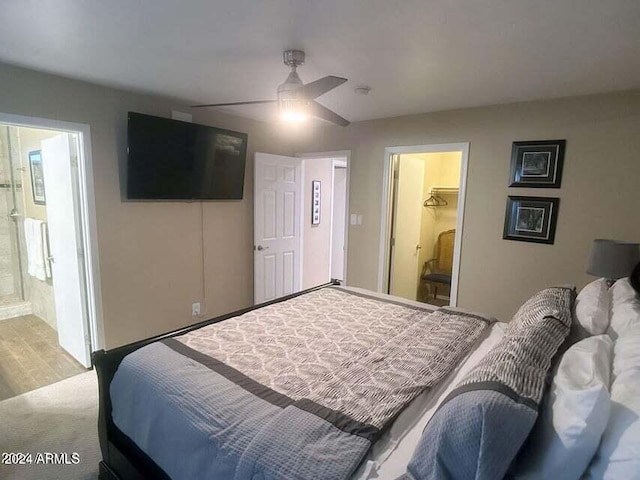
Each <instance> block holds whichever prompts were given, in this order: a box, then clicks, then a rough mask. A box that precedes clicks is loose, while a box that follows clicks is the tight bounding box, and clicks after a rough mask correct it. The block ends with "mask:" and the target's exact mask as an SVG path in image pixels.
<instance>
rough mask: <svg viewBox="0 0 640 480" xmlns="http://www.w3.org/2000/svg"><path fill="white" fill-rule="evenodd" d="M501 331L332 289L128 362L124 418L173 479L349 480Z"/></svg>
mask: <svg viewBox="0 0 640 480" xmlns="http://www.w3.org/2000/svg"><path fill="white" fill-rule="evenodd" d="M492 321H493V320H492V319H490V318H485V317H482V316H479V315H475V314H471V313H468V312H464V311H461V310H453V309H440V310H437V311H435V312H432V311H431V310H429V309H427V308H425V309H422V308H420V307H414V306H408V305H406V304H402V303H396V302H394V301H389V300H382V299H380V298H374V297H369V296H367V295H363V294H360V293H355V292H353V291H349V290H345V289H341V288H339V287H329V288H323V289H320V290H316V291H313V292H310V293H307V294H304V295H301V296H299V297H295V298H293V299H290V300H287V301H285V302H282V303H277V304H273V305H270V306H266V307H263V308H260V309H257V310H254V311H251V312H249V313H246V314H244V315H241V316H239V317H235V318H232V319H229V320H226V321H224V322H221V323H217V324H212V325H209V326H205V327H202V328H200V329H198V330H194V331H192V332H189V333H187V334H185V335H183V336H178V337H173V338H170V339H167V340H163V341H160V342H157V343H154V344H151V345H148V346H146V347H143V348H141V349H139V350H137V351H135V352H133V353H132V354H130V355H128V356H127V357H125V359H124V360H123V361H122V363H121V364H120V366H119V368H118V371H117V372H116V374H115V376H114V379H113V381H112V383H111V402H112V418H113V421H114V423H115V425H116V426H117V427H118V428H119V429H120V430H121V431H122V432H123V433H124V434H125V435H127V436H128V437H129V438H130V439H131V440H132V441H134V442H135V443H136V444H137V445H138V447H140V449H141V450H142V451H143V452H145V453H146V454H147V455H148V456H149V457H150V458H151V459H152V460H154V461H155V463H157V464H158V466H159V467H160V468H162V469H163V470H164V471H165V472H166V473H167V475H168V476H169V477H170V478H172V479H174V480H182V479H185V480H186V479H201V478H212V479H235V480H245V479H247V480H248V479H252V480H253V479H255V480H257V479H261V480H262V479H264V480H271V479H300V480H303V479H304V480H311V479H331V480H340V479H348V478H349V477H350V476H351V475H352V473H353V472H354V471H355V469H356V468H357V466H358V464H359V463H360V462H361V461H362V459H363V458H364V456H365V455H366V453H367V451H368V450H369V448H370V447H371V445H372V444H373V442H375V441H376V439H377V438H378V437H379V435H380V433H381V432H382V431H384V429H385V428H386V427H387V426H388V425H389V424H390V423H391V422H392V421H393V419H394V418H395V417H396V416H397V415H398V413H399V412H400V411H401V410H402V409H403V408H404V407H405V406H406V405H407V404H408V403H409V402H410V401H411V400H413V399H414V398H415V397H416V396H417V395H419V394H420V393H421V392H423V391H424V390H425V389H427V388H430V387H432V386H434V385H436V384H438V382H440V381H441V380H442V379H443V378H444V377H445V376H446V375H447V374H448V373H449V372H450V371H451V370H452V369H453V368H454V367H455V366H456V365H457V363H459V362H460V360H461V359H462V358H463V357H464V356H465V355H466V354H467V353H468V352H469V350H470V349H471V347H472V345H473V344H474V343H475V342H476V340H477V339H478V338H479V337H480V336H481V334H482V333H483V331H484V330H485V329H486V328H487V327H488V326H489V325H490V323H491V322H492Z"/></svg>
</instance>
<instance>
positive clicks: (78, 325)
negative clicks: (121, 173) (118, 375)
mask: <svg viewBox="0 0 640 480" xmlns="http://www.w3.org/2000/svg"><path fill="white" fill-rule="evenodd" d="M5 117H7V116H5ZM45 122H46V121H45ZM16 123H18V124H15V123H0V399H4V398H9V397H11V396H15V395H18V394H21V393H24V392H26V391H29V390H32V389H35V388H39V387H42V386H45V385H48V384H50V383H54V382H56V381H59V380H62V379H64V378H67V377H69V376H72V375H76V374H79V373H82V372H84V371H86V368H88V367H90V353H91V351H92V350H93V348H92V339H93V338H97V337H98V335H99V332H95V334H92V331H91V330H92V329H91V325H92V324H93V325H97V323H96V322H95V320H96V316H95V306H96V303H95V297H94V296H93V289H92V288H90V281H91V280H92V279H93V278H94V275H93V266H92V262H91V258H90V257H89V258H88V257H87V252H88V250H89V252H93V251H94V249H93V248H90V249H87V248H86V239H87V238H88V231H87V228H86V226H85V225H87V222H86V212H88V211H89V209H88V208H87V206H88V205H87V201H86V182H84V180H85V178H86V176H85V175H84V173H85V171H84V169H85V168H86V165H87V162H86V159H85V157H84V154H85V143H84V140H85V139H84V138H83V132H81V131H72V130H71V131H70V130H57V129H52V128H33V127H31V126H24V125H21V124H20V123H23V122H16ZM94 329H95V327H94Z"/></svg>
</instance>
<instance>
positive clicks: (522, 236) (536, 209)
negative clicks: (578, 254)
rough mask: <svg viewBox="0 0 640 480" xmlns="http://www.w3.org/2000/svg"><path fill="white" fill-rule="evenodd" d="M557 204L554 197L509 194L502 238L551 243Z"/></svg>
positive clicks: (554, 230) (556, 215)
mask: <svg viewBox="0 0 640 480" xmlns="http://www.w3.org/2000/svg"><path fill="white" fill-rule="evenodd" d="M559 206H560V199H559V198H555V197H554V198H552V197H515V196H509V197H508V198H507V211H506V214H505V219H504V234H503V236H502V238H504V239H505V240H519V241H522V242H536V243H548V244H553V242H554V239H555V236H556V222H557V220H558V207H559Z"/></svg>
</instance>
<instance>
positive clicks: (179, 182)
mask: <svg viewBox="0 0 640 480" xmlns="http://www.w3.org/2000/svg"><path fill="white" fill-rule="evenodd" d="M127 133H128V136H127V141H128V150H127V198H129V199H132V200H241V199H242V192H243V186H244V169H245V160H246V155H247V134H246V133H239V132H233V131H231V130H222V129H220V128H214V127H207V126H205V125H197V124H195V123H189V122H180V121H178V120H171V119H168V118H161V117H154V116H151V115H143V114H141V113H134V112H129V124H128V130H127Z"/></svg>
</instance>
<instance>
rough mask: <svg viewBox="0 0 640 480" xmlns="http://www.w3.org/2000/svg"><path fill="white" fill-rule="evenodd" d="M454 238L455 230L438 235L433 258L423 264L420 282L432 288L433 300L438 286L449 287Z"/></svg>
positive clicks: (436, 294)
mask: <svg viewBox="0 0 640 480" xmlns="http://www.w3.org/2000/svg"><path fill="white" fill-rule="evenodd" d="M455 237H456V231H455V229H453V230H447V231H445V232H442V233H440V235H438V240H437V241H436V245H435V248H434V257H433V258H432V259H431V260H427V261H426V262H424V266H423V267H422V274H421V275H420V281H421V282H422V283H423V284H426V285H428V286H429V287H433V298H437V296H438V287H439V286H445V287H451V272H452V271H453V245H454V240H455Z"/></svg>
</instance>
